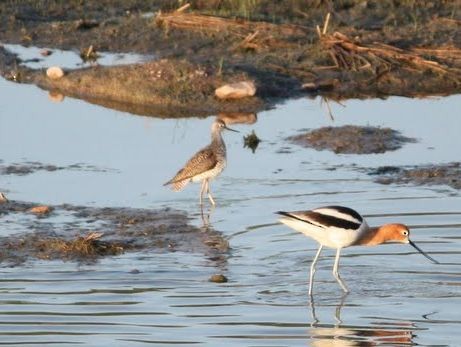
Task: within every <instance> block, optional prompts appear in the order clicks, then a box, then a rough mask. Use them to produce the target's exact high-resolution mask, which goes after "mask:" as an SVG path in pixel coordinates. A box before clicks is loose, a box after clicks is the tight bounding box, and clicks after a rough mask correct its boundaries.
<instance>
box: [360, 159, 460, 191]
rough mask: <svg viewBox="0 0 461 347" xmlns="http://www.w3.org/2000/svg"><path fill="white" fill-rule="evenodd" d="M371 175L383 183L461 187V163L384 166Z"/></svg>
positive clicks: (372, 171)
mask: <svg viewBox="0 0 461 347" xmlns="http://www.w3.org/2000/svg"><path fill="white" fill-rule="evenodd" d="M368 173H369V175H372V176H375V177H376V179H375V181H376V182H377V183H381V184H416V185H444V186H449V187H451V188H454V189H461V163H459V162H455V163H448V164H441V165H421V166H414V167H397V166H382V167H379V168H377V169H373V170H370V171H369V172H368Z"/></svg>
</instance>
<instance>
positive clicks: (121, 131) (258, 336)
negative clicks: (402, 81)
mask: <svg viewBox="0 0 461 347" xmlns="http://www.w3.org/2000/svg"><path fill="white" fill-rule="evenodd" d="M0 90H1V91H2V98H0V110H1V111H0V147H1V148H2V149H3V151H2V154H1V157H0V159H1V160H2V163H1V164H2V165H9V164H12V163H23V162H26V161H38V162H41V163H43V164H52V165H57V166H69V165H73V164H77V163H80V164H82V165H86V166H87V167H94V168H96V169H95V170H61V171H54V172H48V171H37V172H35V173H32V174H29V175H24V176H16V175H4V176H2V177H1V181H0V191H3V192H6V194H7V195H8V197H9V198H10V199H12V200H24V201H37V202H42V203H47V204H61V203H71V204H79V205H81V204H83V205H90V206H129V207H143V208H158V207H165V206H169V207H173V208H177V209H181V210H185V211H187V212H188V213H190V214H191V215H193V216H194V217H195V219H194V223H195V224H197V225H200V224H201V223H202V220H201V218H200V213H199V208H198V204H197V203H198V190H199V187H198V186H197V185H192V186H189V187H187V188H186V189H185V190H184V191H183V192H181V193H173V192H171V191H170V190H168V189H167V188H165V187H163V186H162V183H163V182H165V181H167V180H168V179H169V178H170V177H171V176H172V175H173V174H174V173H175V172H176V171H177V169H179V168H180V167H181V166H182V165H183V164H184V162H185V161H186V160H187V159H188V158H189V157H190V155H192V154H193V153H194V152H195V151H196V150H198V149H199V148H201V147H202V146H203V145H205V144H207V142H208V140H209V127H210V124H211V122H212V121H213V119H212V118H206V119H198V118H191V119H179V120H165V119H156V118H147V117H139V116H133V115H130V114H126V113H122V112H118V111H114V110H109V109H105V108H102V107H99V106H95V105H91V104H88V103H85V102H83V101H80V100H75V99H69V98H66V99H65V100H64V101H63V102H61V103H52V102H50V101H49V100H48V98H47V95H46V93H45V92H43V91H41V90H39V89H37V88H35V87H34V86H26V85H18V84H13V83H11V82H6V81H3V80H2V81H0ZM24 100H27V102H24ZM331 106H332V109H333V114H334V117H335V119H334V121H333V122H332V120H331V119H330V118H329V117H328V115H327V111H326V109H325V107H324V105H322V104H321V103H320V102H319V101H318V100H308V99H299V100H294V101H290V102H288V103H286V104H284V105H280V106H279V107H278V108H277V109H275V110H271V111H268V112H262V113H260V114H259V115H258V121H257V122H256V123H255V124H252V125H237V124H235V125H232V127H233V128H235V129H237V130H239V131H241V134H235V133H226V134H225V140H226V143H227V147H228V167H227V169H226V171H225V172H224V173H223V174H222V176H221V177H219V179H218V180H217V181H215V182H213V183H212V185H211V188H212V191H213V192H214V196H215V198H216V200H217V203H218V206H217V207H216V208H215V209H214V210H211V211H210V223H211V224H212V226H213V227H214V229H216V230H219V231H220V232H222V234H223V235H224V236H225V237H226V238H227V239H228V240H229V242H230V246H231V251H230V252H229V254H228V256H227V258H226V261H225V262H224V263H223V262H221V261H220V262H215V261H213V260H212V259H208V258H206V257H204V256H203V254H198V253H194V252H168V253H155V254H154V253H149V252H142V253H126V254H124V255H122V256H118V257H113V258H106V259H103V260H101V261H99V262H98V263H96V264H93V265H82V264H76V263H72V262H64V263H63V262H60V261H33V262H29V263H27V264H26V265H24V266H20V267H13V268H9V267H6V266H3V267H2V268H1V269H0V292H1V297H0V305H1V311H0V344H6V345H15V344H18V345H29V344H30V345H34V344H35V345H37V344H45V343H54V344H57V345H66V346H69V345H70V346H72V345H87V346H107V345H109V344H111V345H114V346H131V345H132V346H139V345H168V344H175V345H179V346H188V345H201V346H202V345H203V346H258V347H260V346H375V345H387V346H395V345H423V346H434V345H437V346H457V345H459V341H460V340H461V332H460V331H461V329H460V328H461V318H460V315H459V310H460V308H461V300H460V299H461V258H460V256H461V251H460V245H461V238H460V234H459V230H460V227H461V198H460V194H459V192H458V191H456V190H453V189H451V188H448V187H445V186H432V187H427V186H425V187H424V186H412V185H389V186H386V185H380V184H377V183H374V182H373V177H370V176H369V175H367V174H366V173H365V172H364V171H363V170H359V168H362V167H377V166H381V165H413V164H427V163H446V162H449V161H459V148H461V138H460V137H459V129H460V128H461V127H460V126H461V121H460V118H459V115H458V112H456V110H458V109H459V108H460V106H461V96H452V97H447V98H440V99H425V100H417V99H404V98H398V97H395V98H390V99H388V100H367V101H357V100H351V101H348V102H346V103H345V106H346V107H342V106H340V105H337V104H332V105H331ZM343 124H354V125H374V126H388V127H391V128H393V129H396V130H399V131H401V132H402V133H403V135H405V136H409V137H415V138H417V139H418V142H417V143H411V144H406V145H405V146H404V147H403V148H402V149H400V150H397V151H394V152H388V153H385V154H376V155H336V154H334V153H331V152H327V151H315V150H311V149H305V148H301V147H297V146H296V145H292V144H290V143H288V142H286V141H285V138H286V137H287V136H290V135H293V134H296V133H297V132H298V131H299V130H301V129H307V128H316V127H319V126H326V125H343ZM251 130H255V132H256V134H257V135H258V136H259V137H260V138H261V139H262V142H261V143H260V145H259V147H258V148H257V150H256V152H255V154H253V153H252V152H251V150H249V149H248V148H243V140H242V135H246V134H248V133H250V132H251ZM327 204H342V205H347V206H350V207H353V208H355V209H357V210H358V211H361V212H362V213H363V214H364V215H365V216H366V217H367V220H368V222H369V224H372V225H374V224H379V223H384V222H389V221H400V222H402V223H406V224H409V225H410V226H411V228H412V231H413V233H412V238H413V240H414V241H415V242H416V243H418V244H419V245H420V246H421V248H423V249H424V250H425V251H427V252H428V253H430V254H431V255H432V256H434V257H435V258H436V259H437V260H439V261H440V262H441V263H443V264H442V265H434V264H432V263H430V262H428V261H427V259H425V258H424V257H422V256H421V255H419V254H417V253H415V251H414V250H413V249H412V248H411V247H409V246H406V245H393V244H391V245H385V246H380V247H377V248H349V249H346V250H344V252H343V254H344V256H343V257H342V266H341V268H340V270H341V274H342V276H343V279H344V281H345V282H346V283H347V284H348V285H349V287H350V289H351V294H349V295H348V296H346V297H343V296H342V292H341V290H340V288H339V286H338V285H337V284H336V282H335V281H334V278H333V277H332V275H331V267H332V260H333V252H332V251H325V252H324V255H325V256H324V257H323V259H321V260H320V263H319V266H318V271H317V274H316V285H315V292H316V295H315V302H314V305H311V304H310V302H309V299H308V296H307V276H308V268H309V264H310V261H311V259H312V257H313V255H314V254H315V251H316V248H317V245H316V244H315V243H314V242H313V241H312V240H309V239H307V238H305V237H304V236H302V235H301V234H298V233H296V232H293V231H291V230H290V229H288V228H286V227H285V226H283V225H279V224H277V223H276V217H275V215H274V214H273V212H274V211H277V210H295V209H307V208H313V207H316V206H321V205H327ZM9 218H10V219H9V220H6V219H5V217H3V218H2V219H0V222H1V223H2V224H1V225H2V228H1V229H0V233H1V235H2V236H4V235H7V234H11V233H14V232H19V231H20V230H21V222H24V221H21V220H17V219H16V220H15V218H13V217H9ZM7 222H8V223H7ZM23 231H24V230H23ZM133 269H136V270H139V272H138V271H132V270H133ZM213 273H223V274H225V275H226V276H227V277H228V278H229V282H228V283H225V284H216V283H211V282H209V281H208V278H209V277H210V275H211V274H213ZM312 308H314V309H315V310H313V309H312Z"/></svg>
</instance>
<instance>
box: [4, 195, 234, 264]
mask: <svg viewBox="0 0 461 347" xmlns="http://www.w3.org/2000/svg"><path fill="white" fill-rule="evenodd" d="M0 216H1V217H2V219H3V220H4V223H5V224H4V226H5V229H10V228H11V226H12V225H13V226H14V230H18V232H14V233H11V235H7V236H3V237H1V238H0V263H1V264H2V265H3V266H14V265H20V264H22V263H24V262H25V261H27V260H29V259H61V260H72V261H78V262H94V261H96V260H97V259H98V258H100V257H104V256H114V255H117V254H121V253H123V252H129V251H138V252H142V251H149V252H174V251H183V252H198V253H203V254H204V255H205V256H206V257H208V258H210V259H219V258H221V257H223V256H224V255H225V253H226V252H227V251H228V249H229V246H228V243H227V241H226V240H225V239H224V238H223V237H222V236H221V234H220V233H219V232H217V231H215V230H213V229H212V228H209V227H203V228H197V227H194V226H191V225H190V224H188V221H189V217H188V216H187V215H186V214H185V213H184V212H181V211H174V210H171V209H162V210H146V209H133V208H93V207H84V206H73V205H59V206H40V205H38V204H36V203H29V202H19V201H11V200H7V201H3V202H0ZM19 230H21V231H19Z"/></svg>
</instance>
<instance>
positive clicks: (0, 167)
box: [0, 160, 109, 176]
mask: <svg viewBox="0 0 461 347" xmlns="http://www.w3.org/2000/svg"><path fill="white" fill-rule="evenodd" d="M61 170H79V171H93V172H96V171H99V172H105V171H109V169H103V168H98V167H95V166H93V165H86V164H81V163H77V164H72V165H68V166H56V165H53V164H44V163H41V162H37V161H34V162H23V163H12V164H9V165H5V164H3V163H2V161H1V160H0V175H18V176H25V175H29V174H32V173H35V172H37V171H47V172H53V171H61Z"/></svg>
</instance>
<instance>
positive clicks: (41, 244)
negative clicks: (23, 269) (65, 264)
mask: <svg viewBox="0 0 461 347" xmlns="http://www.w3.org/2000/svg"><path fill="white" fill-rule="evenodd" d="M102 236H103V233H97V232H91V233H89V234H87V235H85V236H77V237H75V238H74V239H71V240H65V239H63V238H60V237H44V238H38V239H37V240H34V241H33V242H32V244H31V246H32V247H33V248H34V249H35V250H36V252H37V257H38V258H40V259H57V258H59V259H82V260H83V259H88V258H90V259H91V258H94V257H97V256H107V255H117V254H120V253H123V251H124V247H123V246H122V245H121V244H119V243H117V242H107V241H101V240H100V238H101V237H102Z"/></svg>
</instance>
